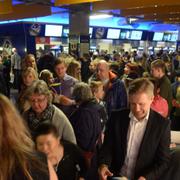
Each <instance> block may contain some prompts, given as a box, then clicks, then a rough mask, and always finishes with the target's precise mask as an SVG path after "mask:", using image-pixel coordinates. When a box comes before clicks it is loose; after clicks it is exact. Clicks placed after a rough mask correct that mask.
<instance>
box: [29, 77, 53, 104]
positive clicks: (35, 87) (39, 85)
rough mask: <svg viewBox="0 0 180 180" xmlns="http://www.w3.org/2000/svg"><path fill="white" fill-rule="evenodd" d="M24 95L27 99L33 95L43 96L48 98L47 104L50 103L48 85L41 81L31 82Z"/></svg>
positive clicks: (50, 97)
mask: <svg viewBox="0 0 180 180" xmlns="http://www.w3.org/2000/svg"><path fill="white" fill-rule="evenodd" d="M26 93H27V97H30V96H32V95H33V94H38V95H45V96H47V97H48V103H51V102H52V94H51V92H50V90H49V88H48V85H47V84H46V82H45V81H43V80H35V81H33V83H32V85H31V86H29V87H28V88H27V90H26Z"/></svg>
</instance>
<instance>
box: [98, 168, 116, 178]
mask: <svg viewBox="0 0 180 180" xmlns="http://www.w3.org/2000/svg"><path fill="white" fill-rule="evenodd" d="M98 173H99V177H100V180H107V177H108V176H113V173H111V172H110V171H109V169H108V167H107V166H106V165H101V166H100V167H99V170H98Z"/></svg>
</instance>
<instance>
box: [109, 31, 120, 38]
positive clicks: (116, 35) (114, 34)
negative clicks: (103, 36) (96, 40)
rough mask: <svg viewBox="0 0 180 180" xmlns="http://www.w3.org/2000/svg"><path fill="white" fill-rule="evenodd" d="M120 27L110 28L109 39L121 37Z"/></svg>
mask: <svg viewBox="0 0 180 180" xmlns="http://www.w3.org/2000/svg"><path fill="white" fill-rule="evenodd" d="M119 35H120V29H108V32H107V39H119Z"/></svg>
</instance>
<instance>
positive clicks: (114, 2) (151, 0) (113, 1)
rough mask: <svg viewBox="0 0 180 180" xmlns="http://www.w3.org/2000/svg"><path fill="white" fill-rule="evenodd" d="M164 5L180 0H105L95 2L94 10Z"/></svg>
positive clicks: (178, 2) (178, 3)
mask: <svg viewBox="0 0 180 180" xmlns="http://www.w3.org/2000/svg"><path fill="white" fill-rule="evenodd" d="M162 4H163V5H180V1H179V0H163V1H160V0H159V1H157V0H144V1H142V0H126V1H125V0H105V1H103V2H95V3H93V11H99V10H104V9H125V8H134V7H148V6H162Z"/></svg>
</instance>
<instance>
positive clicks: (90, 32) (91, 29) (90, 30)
mask: <svg viewBox="0 0 180 180" xmlns="http://www.w3.org/2000/svg"><path fill="white" fill-rule="evenodd" d="M92 33H93V28H92V27H90V28H89V36H90V38H91V37H92Z"/></svg>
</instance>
